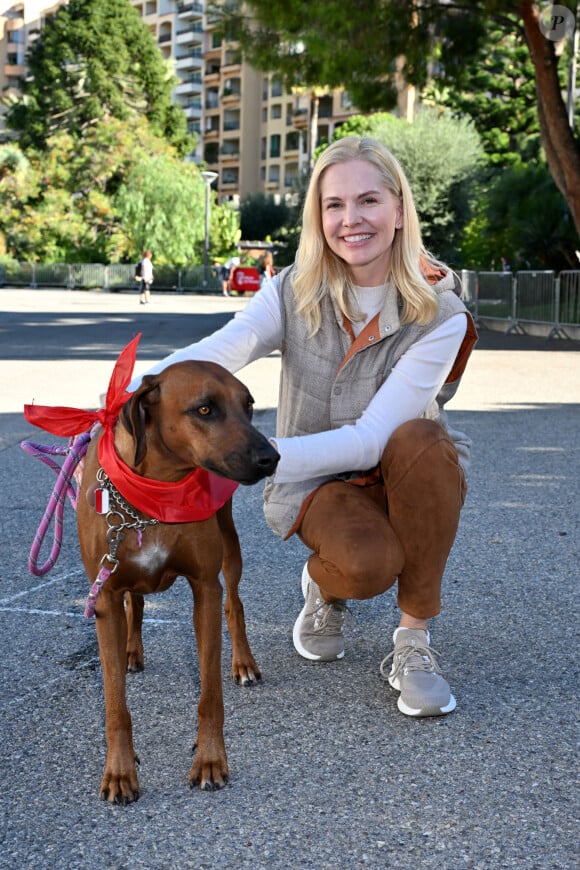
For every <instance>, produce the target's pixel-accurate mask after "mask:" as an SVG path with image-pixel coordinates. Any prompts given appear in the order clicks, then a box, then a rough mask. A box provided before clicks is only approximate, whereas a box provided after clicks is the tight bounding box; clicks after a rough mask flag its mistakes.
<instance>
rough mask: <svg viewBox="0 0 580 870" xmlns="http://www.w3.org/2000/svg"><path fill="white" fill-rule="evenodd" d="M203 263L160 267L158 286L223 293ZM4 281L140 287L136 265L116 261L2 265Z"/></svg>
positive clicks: (32, 284) (0, 274) (111, 288)
mask: <svg viewBox="0 0 580 870" xmlns="http://www.w3.org/2000/svg"><path fill="white" fill-rule="evenodd" d="M204 278H205V275H204V267H203V266H200V265H191V266H184V267H183V268H177V267H176V266H156V267H155V281H154V285H153V286H154V289H155V290H156V291H167V290H169V291H174V292H177V293H184V292H187V291H190V292H195V293H217V292H220V293H221V281H220V280H219V279H218V278H217V277H216V275H215V274H214V273H213V271H211V270H210V272H209V274H208V279H207V282H205V280H204ZM0 284H2V285H6V284H8V285H10V286H14V287H32V288H36V287H66V288H67V289H69V290H93V289H95V288H102V289H103V290H109V291H110V292H111V293H114V292H116V291H120V290H128V289H136V288H137V281H136V280H135V265H134V264H127V263H113V264H111V265H108V266H105V265H103V264H102V263H73V264H67V263H48V264H46V263H18V264H16V265H9V266H0Z"/></svg>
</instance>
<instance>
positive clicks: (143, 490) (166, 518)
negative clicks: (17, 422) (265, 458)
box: [24, 333, 238, 523]
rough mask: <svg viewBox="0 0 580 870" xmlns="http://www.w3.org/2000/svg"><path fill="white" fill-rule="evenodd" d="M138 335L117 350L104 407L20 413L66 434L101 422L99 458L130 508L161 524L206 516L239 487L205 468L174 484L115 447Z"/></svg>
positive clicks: (35, 407) (43, 407) (36, 407)
mask: <svg viewBox="0 0 580 870" xmlns="http://www.w3.org/2000/svg"><path fill="white" fill-rule="evenodd" d="M140 338H141V333H139V334H138V335H137V336H135V338H134V339H133V341H131V342H129V344H128V345H127V347H126V348H125V349H124V350H123V351H121V353H120V354H119V358H118V360H117V362H116V363H115V368H114V369H113V374H112V375H111V380H110V381H109V387H108V390H107V398H106V402H105V407H104V408H100V409H99V410H98V411H83V410H81V409H79V408H67V407H52V408H51V407H48V406H46V405H25V406H24V416H25V418H26V419H27V420H28V422H29V423H32V425H33V426H38V427H39V428H40V429H44V430H46V431H47V432H51V433H52V434H53V435H60V436H65V437H66V436H68V437H72V436H74V435H79V434H80V433H81V432H85V431H87V430H88V429H90V428H91V427H92V426H93V425H94V424H95V423H100V424H101V425H102V427H103V430H104V431H103V435H102V437H101V440H100V443H99V460H100V462H101V465H102V466H103V469H104V470H105V472H106V473H107V475H108V477H109V479H110V480H111V482H112V483H113V485H114V486H116V487H117V489H118V490H119V492H120V493H121V495H122V496H123V497H124V498H126V499H127V501H129V502H130V503H131V504H132V505H133V507H135V508H137V510H139V511H142V513H144V514H147V516H150V517H153V518H154V519H157V520H160V522H162V523H192V522H199V521H200V520H206V519H208V518H209V517H211V516H213V515H214V514H215V512H216V511H217V510H219V508H220V507H222V506H223V505H224V504H225V503H226V502H227V500H228V499H229V498H230V497H231V496H232V495H233V493H234V492H235V490H236V489H237V487H238V484H237V483H236V482H235V481H233V480H229V479H228V478H225V477H220V476H219V475H217V474H213V473H212V472H211V471H206V470H205V468H196V469H194V470H193V471H192V472H191V473H190V474H188V475H187V477H184V478H183V480H179V481H177V482H176V483H168V482H165V481H161V480H153V479H152V478H149V477H141V476H140V475H138V474H137V473H136V472H135V471H133V469H132V468H130V467H129V466H128V465H127V464H126V463H125V462H123V460H122V459H121V457H120V456H119V455H118V453H117V451H116V450H115V443H114V426H115V423H116V421H117V418H118V416H119V413H120V411H121V408H122V407H123V405H124V404H125V402H126V401H127V400H128V399H129V397H130V394H129V393H127V392H126V390H127V387H128V386H129V384H130V383H131V377H132V374H133V367H134V365H135V357H136V354H137V345H138V344H139V339H140Z"/></svg>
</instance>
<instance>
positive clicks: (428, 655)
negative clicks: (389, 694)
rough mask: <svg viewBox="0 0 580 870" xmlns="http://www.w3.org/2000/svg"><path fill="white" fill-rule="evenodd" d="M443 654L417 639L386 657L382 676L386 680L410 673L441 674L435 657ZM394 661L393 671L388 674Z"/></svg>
mask: <svg viewBox="0 0 580 870" xmlns="http://www.w3.org/2000/svg"><path fill="white" fill-rule="evenodd" d="M440 655H441V653H440V652H437V650H436V649H433V648H432V647H430V646H428V645H427V644H422V643H420V642H418V641H417V639H416V638H412V639H411V640H409V641H408V642H407V643H402V644H401V645H400V646H399V647H398V648H397V647H395V649H394V650H393V651H392V652H390V653H389V654H388V656H385V658H384V659H383V660H382V662H381V674H382V676H383V677H384V678H385V679H388V678H389V677H392V678H394V677H397V676H398V675H399V674H401V673H405V672H407V673H409V672H410V671H425V672H427V673H430V674H441V673H442V672H441V668H440V667H439V663H438V662H437V659H436V658H435V656H440ZM391 659H392V665H393V668H392V671H391V672H390V673H387V667H388V664H389V661H390V660H391Z"/></svg>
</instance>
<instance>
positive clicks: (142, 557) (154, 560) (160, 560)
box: [130, 541, 169, 573]
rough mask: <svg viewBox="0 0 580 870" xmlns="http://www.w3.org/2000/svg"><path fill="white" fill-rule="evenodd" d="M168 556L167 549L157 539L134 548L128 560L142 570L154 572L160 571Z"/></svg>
mask: <svg viewBox="0 0 580 870" xmlns="http://www.w3.org/2000/svg"><path fill="white" fill-rule="evenodd" d="M168 557H169V550H168V548H167V547H164V546H163V545H162V544H160V543H159V542H158V541H155V542H150V543H146V541H144V542H143V546H142V547H141V549H140V550H135V551H134V552H133V553H132V554H131V557H130V561H131V562H132V563H133V564H134V565H137V567H138V568H140V569H141V570H142V571H148V572H152V573H155V572H156V571H161V570H162V569H163V568H164V567H165V564H166V562H167V559H168Z"/></svg>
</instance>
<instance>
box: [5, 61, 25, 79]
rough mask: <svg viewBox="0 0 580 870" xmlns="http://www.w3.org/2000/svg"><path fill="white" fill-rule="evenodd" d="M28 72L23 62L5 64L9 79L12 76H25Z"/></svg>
mask: <svg viewBox="0 0 580 870" xmlns="http://www.w3.org/2000/svg"><path fill="white" fill-rule="evenodd" d="M25 74H26V67H25V66H24V64H23V63H5V64H4V75H5V76H6V78H7V79H12V78H19V77H22V78H24V76H25Z"/></svg>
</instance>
